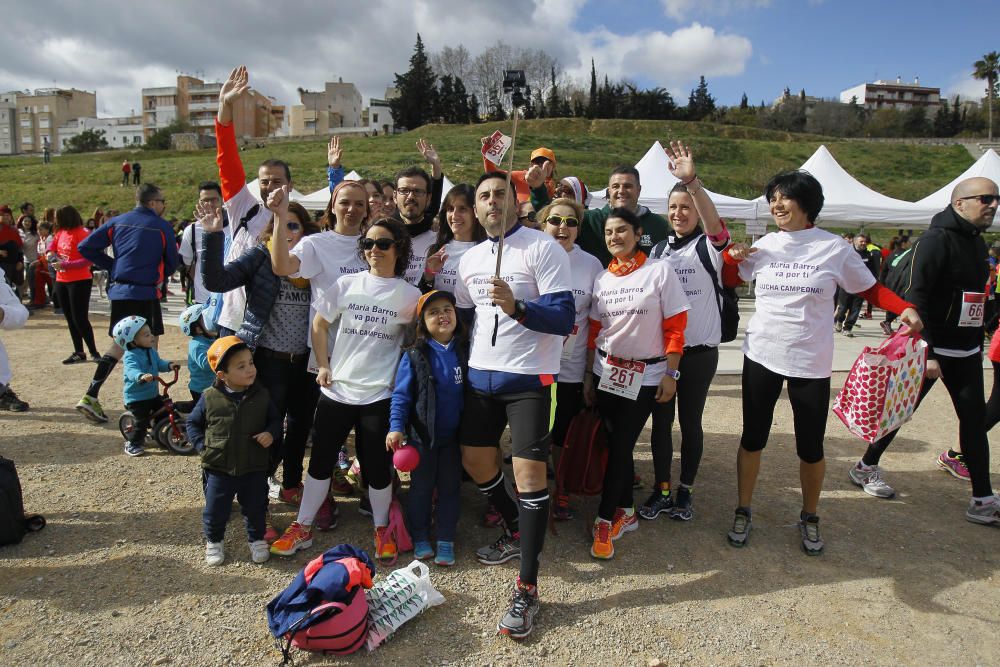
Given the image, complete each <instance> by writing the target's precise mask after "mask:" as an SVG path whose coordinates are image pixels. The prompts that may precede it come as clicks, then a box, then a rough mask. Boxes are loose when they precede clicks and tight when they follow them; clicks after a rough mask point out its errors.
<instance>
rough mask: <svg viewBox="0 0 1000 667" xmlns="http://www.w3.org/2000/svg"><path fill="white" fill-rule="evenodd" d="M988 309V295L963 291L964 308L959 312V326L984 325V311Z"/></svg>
mask: <svg viewBox="0 0 1000 667" xmlns="http://www.w3.org/2000/svg"><path fill="white" fill-rule="evenodd" d="M985 310H986V295H985V294H982V293H980V292H963V293H962V310H961V312H960V313H959V314H958V326H960V327H981V326H983V313H984V312H985Z"/></svg>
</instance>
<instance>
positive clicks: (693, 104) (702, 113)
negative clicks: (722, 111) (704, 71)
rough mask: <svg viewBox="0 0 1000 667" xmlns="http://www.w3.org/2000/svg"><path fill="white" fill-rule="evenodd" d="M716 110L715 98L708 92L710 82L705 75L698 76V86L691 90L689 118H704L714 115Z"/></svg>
mask: <svg viewBox="0 0 1000 667" xmlns="http://www.w3.org/2000/svg"><path fill="white" fill-rule="evenodd" d="M714 111H715V98H714V97H712V96H711V95H710V94H709V92H708V83H706V82H705V77H704V76H700V77H698V86H697V87H696V88H695V89H694V90H692V91H691V95H690V97H688V110H687V113H688V120H703V119H705V118H708V117H709V116H711V115H712V113H713V112H714Z"/></svg>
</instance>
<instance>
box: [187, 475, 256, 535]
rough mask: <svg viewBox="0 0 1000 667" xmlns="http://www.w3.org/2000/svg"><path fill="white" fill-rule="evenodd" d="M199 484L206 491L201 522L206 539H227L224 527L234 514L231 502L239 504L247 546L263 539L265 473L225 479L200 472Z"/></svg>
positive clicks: (229, 476)
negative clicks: (231, 513)
mask: <svg viewBox="0 0 1000 667" xmlns="http://www.w3.org/2000/svg"><path fill="white" fill-rule="evenodd" d="M201 482H202V486H203V487H204V489H205V511H204V512H203V513H202V522H203V523H204V526H205V539H206V540H208V541H209V542H221V541H222V540H223V539H224V538H225V537H226V524H227V523H228V522H229V514H230V512H232V510H233V498H234V497H235V498H236V500H237V501H239V503H240V511H241V512H242V513H243V523H244V525H246V529H247V538H248V541H250V542H256V541H257V540H262V539H264V531H265V530H267V528H266V525H265V523H266V521H267V491H268V488H267V473H266V472H251V473H247V474H246V475H238V476H233V475H227V474H226V473H224V472H216V471H214V470H202V471H201Z"/></svg>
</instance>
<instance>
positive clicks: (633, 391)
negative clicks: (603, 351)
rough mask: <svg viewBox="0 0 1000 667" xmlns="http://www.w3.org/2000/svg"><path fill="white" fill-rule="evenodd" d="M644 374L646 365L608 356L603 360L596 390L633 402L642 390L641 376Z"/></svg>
mask: <svg viewBox="0 0 1000 667" xmlns="http://www.w3.org/2000/svg"><path fill="white" fill-rule="evenodd" d="M645 373H646V364H645V363H643V362H641V361H634V360H632V359H621V358H619V357H615V356H612V355H610V354H609V355H608V356H607V357H606V358H605V359H604V372H603V373H602V374H601V382H600V384H598V385H597V388H598V389H600V390H601V391H606V392H608V393H609V394H614V395H615V396H622V397H624V398H627V399H629V400H633V401H634V400H635V399H636V398H637V397H638V396H639V389H641V388H642V376H643V375H645Z"/></svg>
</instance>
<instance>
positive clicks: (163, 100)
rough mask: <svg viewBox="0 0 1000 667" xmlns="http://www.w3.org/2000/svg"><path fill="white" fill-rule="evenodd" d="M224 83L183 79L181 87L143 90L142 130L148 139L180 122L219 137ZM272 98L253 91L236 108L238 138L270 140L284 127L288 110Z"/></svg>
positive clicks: (235, 120)
mask: <svg viewBox="0 0 1000 667" xmlns="http://www.w3.org/2000/svg"><path fill="white" fill-rule="evenodd" d="M220 90H222V84H221V83H206V82H204V81H202V80H201V79H198V78H195V77H193V76H187V75H180V76H178V77H177V85H175V86H166V87H160V88H143V89H142V127H143V134H144V136H145V138H147V139H148V138H149V137H150V136H151V135H152V134H153V133H154V132H156V131H157V130H160V129H163V128H165V127H167V126H168V125H170V124H171V123H173V122H174V121H176V120H183V121H186V122H188V123H189V124H190V125H191V126H192V127H193V128H194V130H195V131H196V132H197V133H198V134H215V114H216V112H217V110H218V108H219V91H220ZM274 107H275V105H274V104H273V103H272V100H271V98H269V97H267V96H266V95H263V94H261V93H260V92H258V91H256V90H254V89H252V88H251V89H250V91H249V94H248V95H244V96H243V97H241V98H240V99H239V100H238V102H237V103H236V105H235V106H234V108H233V123H234V125H235V128H236V136H238V137H242V136H247V137H267V136H271V135H273V134H274V133H275V132H277V130H278V129H279V128H280V127H281V124H282V122H283V119H284V107H278V109H279V113H277V114H276V113H275V109H274Z"/></svg>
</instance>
